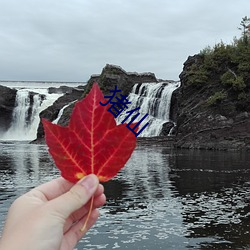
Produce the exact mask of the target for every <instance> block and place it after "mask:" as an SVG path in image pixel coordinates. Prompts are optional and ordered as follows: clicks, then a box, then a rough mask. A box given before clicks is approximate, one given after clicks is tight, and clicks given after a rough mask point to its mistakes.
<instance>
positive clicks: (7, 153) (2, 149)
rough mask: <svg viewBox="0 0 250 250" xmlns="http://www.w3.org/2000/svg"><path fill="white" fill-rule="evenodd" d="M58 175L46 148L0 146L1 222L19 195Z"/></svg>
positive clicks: (1, 144)
mask: <svg viewBox="0 0 250 250" xmlns="http://www.w3.org/2000/svg"><path fill="white" fill-rule="evenodd" d="M56 175H58V171H57V170H56V169H55V167H54V165H53V163H52V162H51V160H50V158H49V157H48V154H47V149H46V147H45V146H41V145H31V144H27V143H0V221H1V223H3V221H4V217H5V214H6V213H7V209H8V208H9V206H10V204H11V203H12V201H13V200H14V199H15V198H16V197H17V196H19V195H21V194H23V193H25V192H26V191H28V190H30V189H31V188H33V187H35V186H37V185H39V184H40V183H41V182H45V181H47V180H51V179H52V178H53V176H56ZM0 229H1V225H0Z"/></svg>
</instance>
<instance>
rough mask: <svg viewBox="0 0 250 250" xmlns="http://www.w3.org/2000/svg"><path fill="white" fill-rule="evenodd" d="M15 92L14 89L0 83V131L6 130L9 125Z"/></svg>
mask: <svg viewBox="0 0 250 250" xmlns="http://www.w3.org/2000/svg"><path fill="white" fill-rule="evenodd" d="M16 92H17V90H16V89H11V88H8V87H5V86H1V85H0V132H4V131H6V130H7V129H8V128H9V127H10V125H11V121H12V112H13V110H14V108H15V100H16Z"/></svg>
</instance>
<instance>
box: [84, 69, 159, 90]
mask: <svg viewBox="0 0 250 250" xmlns="http://www.w3.org/2000/svg"><path fill="white" fill-rule="evenodd" d="M94 82H97V83H98V84H99V86H100V88H101V90H102V91H103V93H104V94H109V93H110V90H114V89H115V85H116V86H117V89H119V90H121V92H119V95H120V94H123V95H129V93H130V92H131V90H132V88H133V86H134V85H135V84H136V83H143V82H158V80H157V79H156V77H155V75H154V74H153V73H150V72H148V73H136V72H126V71H125V70H124V69H122V68H121V67H119V66H116V65H111V64H107V65H106V66H105V67H104V68H103V70H102V73H101V74H100V75H92V76H91V77H90V79H89V80H88V84H87V87H86V91H85V93H88V92H89V90H90V89H91V87H92V85H93V83H94Z"/></svg>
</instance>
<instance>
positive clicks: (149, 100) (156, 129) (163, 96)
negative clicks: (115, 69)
mask: <svg viewBox="0 0 250 250" xmlns="http://www.w3.org/2000/svg"><path fill="white" fill-rule="evenodd" d="M179 86H180V83H179V82H159V83H142V84H135V85H134V87H133V89H132V92H131V93H130V94H129V96H128V100H129V102H131V104H129V105H128V107H129V108H128V109H127V110H124V111H123V112H122V113H121V114H120V115H119V116H118V118H117V122H118V123H121V122H122V121H123V120H124V119H125V118H126V116H127V114H126V111H128V110H132V109H135V108H137V107H140V110H139V113H140V115H139V116H138V117H137V118H136V119H135V121H134V122H139V121H140V120H141V119H142V117H143V116H144V115H146V114H148V116H147V117H146V118H145V119H144V120H143V121H142V123H141V124H140V128H139V130H140V129H141V128H142V127H143V126H144V125H145V124H147V123H148V125H147V126H146V128H145V129H144V130H143V131H142V132H141V133H140V135H139V136H140V137H152V136H158V135H160V133H161V130H162V126H163V124H164V123H166V122H168V121H169V113H170V105H171V97H172V93H173V91H174V90H175V89H177V88H178V87H179ZM128 122H129V121H128V120H126V123H128Z"/></svg>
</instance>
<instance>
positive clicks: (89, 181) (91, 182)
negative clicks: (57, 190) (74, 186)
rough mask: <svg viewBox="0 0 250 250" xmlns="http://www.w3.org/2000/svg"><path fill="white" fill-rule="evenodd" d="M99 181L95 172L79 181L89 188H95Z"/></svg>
mask: <svg viewBox="0 0 250 250" xmlns="http://www.w3.org/2000/svg"><path fill="white" fill-rule="evenodd" d="M97 183H98V181H97V178H96V177H95V176H94V175H93V174H91V175H87V176H86V177H85V178H83V179H81V180H80V181H79V184H80V185H81V186H84V187H85V188H86V189H87V190H91V189H93V188H95V187H96V186H97Z"/></svg>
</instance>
